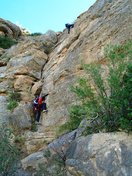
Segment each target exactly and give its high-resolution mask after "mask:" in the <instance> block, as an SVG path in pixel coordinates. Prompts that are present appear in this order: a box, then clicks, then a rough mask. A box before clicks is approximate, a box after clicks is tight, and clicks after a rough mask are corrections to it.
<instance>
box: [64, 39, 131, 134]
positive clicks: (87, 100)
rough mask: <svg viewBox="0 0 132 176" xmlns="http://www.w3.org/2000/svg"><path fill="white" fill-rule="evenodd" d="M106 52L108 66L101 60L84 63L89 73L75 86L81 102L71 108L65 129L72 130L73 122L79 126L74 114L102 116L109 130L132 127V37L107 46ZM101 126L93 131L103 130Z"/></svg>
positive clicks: (103, 127) (103, 123)
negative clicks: (123, 41)
mask: <svg viewBox="0 0 132 176" xmlns="http://www.w3.org/2000/svg"><path fill="white" fill-rule="evenodd" d="M105 56H106V57H107V62H108V64H107V65H105V68H104V67H103V66H101V65H100V64H99V63H94V64H89V65H83V68H84V70H85V72H86V73H87V76H86V78H84V77H83V78H80V79H79V80H78V82H77V85H75V86H73V87H72V91H73V92H74V93H75V94H76V95H77V97H78V98H79V102H80V104H79V105H75V106H74V107H72V109H75V111H74V112H72V111H71V112H72V113H70V121H69V122H67V123H66V124H64V125H63V129H67V130H69V131H70V130H71V126H73V125H74V127H75V128H76V127H77V126H78V123H79V121H78V122H77V123H76V122H75V120H74V121H73V120H72V118H73V117H75V118H77V120H78V119H79V120H80V119H81V118H82V117H86V118H92V119H93V118H94V117H95V116H98V119H99V121H100V122H101V123H100V124H101V129H105V131H108V132H112V131H117V130H125V131H132V119H131V117H132V109H131V107H132V106H131V102H132V101H131V97H132V92H131V85H132V63H131V58H132V41H129V42H127V43H125V44H123V45H120V46H119V45H116V46H112V45H109V46H107V47H106V49H105ZM73 122H75V124H74V123H73ZM97 128H98V129H97ZM97 128H96V129H93V132H95V131H96V132H97V131H99V130H100V127H97ZM73 129H74V128H73Z"/></svg>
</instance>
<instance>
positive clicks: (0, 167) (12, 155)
mask: <svg viewBox="0 0 132 176" xmlns="http://www.w3.org/2000/svg"><path fill="white" fill-rule="evenodd" d="M12 136H13V132H12V129H8V128H6V127H5V126H1V127H0V173H1V174H0V175H1V176H6V175H8V176H11V175H12V176H13V173H14V172H15V169H16V166H17V162H18V159H19V152H18V150H17V148H16V146H15V145H14V144H13V142H12V140H11V139H12Z"/></svg>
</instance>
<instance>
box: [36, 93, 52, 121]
mask: <svg viewBox="0 0 132 176" xmlns="http://www.w3.org/2000/svg"><path fill="white" fill-rule="evenodd" d="M48 95H49V94H46V95H44V96H39V97H37V98H36V99H35V100H34V101H33V108H34V113H35V120H36V121H37V122H39V120H40V115H41V112H47V111H48V109H47V106H46V102H45V100H46V97H47V96H48Z"/></svg>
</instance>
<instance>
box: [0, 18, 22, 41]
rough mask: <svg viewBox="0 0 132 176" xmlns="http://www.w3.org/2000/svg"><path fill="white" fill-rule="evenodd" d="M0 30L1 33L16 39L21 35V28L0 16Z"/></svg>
mask: <svg viewBox="0 0 132 176" xmlns="http://www.w3.org/2000/svg"><path fill="white" fill-rule="evenodd" d="M0 32H1V33H3V34H2V35H4V36H8V37H10V38H15V39H17V38H18V37H20V36H21V35H22V33H21V29H20V28H19V27H18V26H17V25H15V24H13V23H12V22H10V21H8V20H4V19H2V18H0Z"/></svg>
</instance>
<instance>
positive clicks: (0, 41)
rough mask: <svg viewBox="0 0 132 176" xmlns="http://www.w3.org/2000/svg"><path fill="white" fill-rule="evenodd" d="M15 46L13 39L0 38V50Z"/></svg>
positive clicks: (15, 42)
mask: <svg viewBox="0 0 132 176" xmlns="http://www.w3.org/2000/svg"><path fill="white" fill-rule="evenodd" d="M15 44H17V41H16V40H15V39H12V38H9V37H4V36H0V48H4V49H8V48H10V47H11V46H12V45H15Z"/></svg>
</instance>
